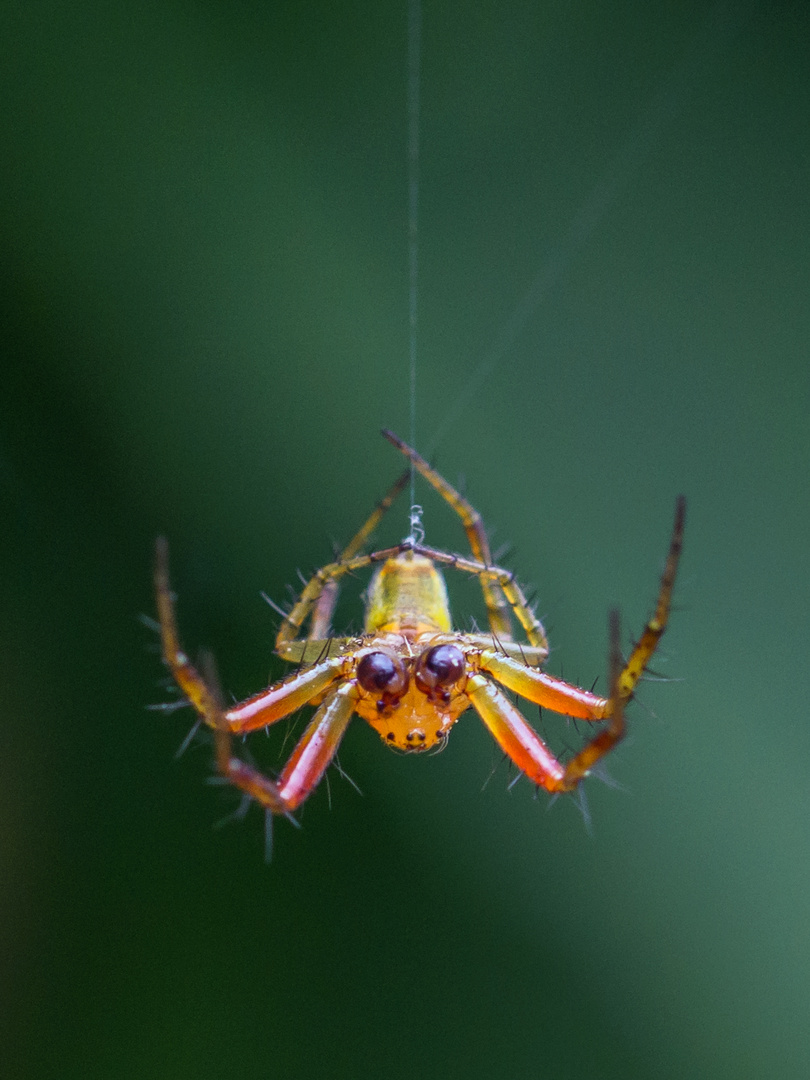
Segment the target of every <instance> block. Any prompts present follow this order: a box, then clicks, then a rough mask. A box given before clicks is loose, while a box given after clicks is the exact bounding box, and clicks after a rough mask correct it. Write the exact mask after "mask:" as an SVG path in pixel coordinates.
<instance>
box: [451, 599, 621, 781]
mask: <svg viewBox="0 0 810 1080" xmlns="http://www.w3.org/2000/svg"><path fill="white" fill-rule="evenodd" d="M610 642H611V661H610V667H611V701H613V702H614V707H613V712H612V715H611V716H610V719H609V721H608V723H607V726H606V727H605V728H603V729H602V731H600V732H599V734H598V735H597V736H596V737H595V738H594V739H592V740H591V742H589V743H588V744H587V745H586V746H584V747H583V749H582V750H580V752H579V753H578V754H576V755H575V756H574V757H573V758H571V760H570V761H569V762H568V763H567V764H566V765H563V764H562V763H561V762H559V761H558V760H557V758H556V757H555V756H554V755H553V754H552V753H551V751H550V750H549V748H548V747H547V746H546V744H545V743H544V742H543V740H542V739H541V738H540V736H539V735H538V734H537V732H536V731H535V730H534V728H532V727H531V726H530V724H529V723H528V721H527V720H526V719H525V717H524V716H523V714H522V713H521V712H520V711H519V710H518V709H517V708H515V706H514V705H513V704H512V702H511V701H510V700H509V698H508V697H507V696H506V694H504V693H503V691H502V690H500V689H499V688H498V687H497V686H495V685H494V684H493V683H491V682H488V680H487V679H486V678H484V676H483V675H474V676H473V677H472V678H471V679H470V680H469V682H468V683H467V687H466V694H467V696H468V697H469V699H470V701H472V703H473V706H474V707H475V709H476V710H477V712H478V714H479V715H480V717H481V719H482V720H483V721H484V723H485V724H486V726H487V727H488V728H489V730H490V732H491V733H492V735H493V737H494V738H495V740H496V742H497V743H498V745H499V746H500V747H501V749H502V750H503V751H504V753H505V754H506V755H507V756H508V757H510V758H511V759H512V761H513V762H514V763H515V765H517V767H518V768H519V769H520V770H521V772H523V773H525V774H526V776H528V778H529V779H530V780H531V781H532V782H533V783H535V784H537V785H538V786H540V787H542V788H545V789H546V791H551V792H560V791H572V790H573V789H574V788H575V787H577V785H578V784H579V783H580V781H581V780H583V779H584V777H586V776H587V775H588V773H589V772H590V770H591V769H592V768H593V766H594V765H595V764H596V762H597V761H598V760H599V759H600V758H602V757H604V756H605V754H607V753H608V752H609V751H610V750H612V749H613V747H614V746H615V745H616V743H618V742H619V740H620V739H621V738H622V737H623V735H624V701H623V699H622V698H621V696H620V695H619V694H618V678H619V672H620V670H621V653H620V651H619V616H618V613H617V612H615V611H613V612H611V616H610ZM571 689H573V687H572V688H571ZM552 707H553V706H552Z"/></svg>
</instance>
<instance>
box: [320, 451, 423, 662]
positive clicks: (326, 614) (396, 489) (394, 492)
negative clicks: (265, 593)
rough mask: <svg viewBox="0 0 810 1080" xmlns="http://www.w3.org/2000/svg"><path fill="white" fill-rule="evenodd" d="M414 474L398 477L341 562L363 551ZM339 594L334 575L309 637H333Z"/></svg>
mask: <svg viewBox="0 0 810 1080" xmlns="http://www.w3.org/2000/svg"><path fill="white" fill-rule="evenodd" d="M410 475H411V471H410V469H406V470H405V472H404V473H402V475H401V476H399V477H397V479H396V480H395V481H394V483H393V484H392V485H391V487H390V488H389V489H388V491H387V492H386V493H385V495H384V496H383V498H382V499H380V501H379V502H378V503H377V505H376V506H375V507H374V510H373V511H372V512H371V514H370V515H369V517H368V520H367V521H366V523H365V524H364V525H363V526H362V528H360V529H358V531H357V532H356V533H355V535H354V537H353V538H352V539H351V540H350V541H349V543H348V544H347V545H346V547H345V548H344V549H343V551H341V553H340V555H339V556H338V560H337V561H338V562H346V560H347V559H351V558H352V557H353V556H354V555H356V554H357V552H358V551H360V550H361V548H362V547H363V546H364V544H365V542H366V540H368V538H369V536H371V534H372V533H373V532H374V530H375V529H376V528H377V526H378V525H379V524H380V521H381V519H382V517H383V515H384V514H386V513H387V511H388V510H390V509H391V506H392V505H393V503H394V502H395V500H396V498H397V496H398V495H399V493H400V492H401V491H402V490H403V488H404V487H405V486H406V484H407V483H408V480H409V479H410ZM337 595H338V583H337V581H336V580H335V579H334V578H332V580H331V581H328V582H327V583H326V584H325V585H324V587H323V590H322V592H321V595H320V596H319V597H318V599H317V600H316V601H315V608H314V610H313V612H312V620H311V622H310V625H309V634H308V635H307V639H308V640H310V641H313V640H314V641H323V640H325V639H327V638H329V637H330V636H331V633H332V615H333V613H334V610H335V604H336V603H337Z"/></svg>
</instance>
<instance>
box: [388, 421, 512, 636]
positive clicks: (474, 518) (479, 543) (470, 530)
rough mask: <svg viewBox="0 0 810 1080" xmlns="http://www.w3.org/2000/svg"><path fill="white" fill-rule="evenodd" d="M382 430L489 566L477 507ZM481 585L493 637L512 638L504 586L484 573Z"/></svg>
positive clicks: (474, 550)
mask: <svg viewBox="0 0 810 1080" xmlns="http://www.w3.org/2000/svg"><path fill="white" fill-rule="evenodd" d="M382 433H383V435H384V436H385V438H386V439H388V441H389V442H390V443H392V444H393V445H394V446H395V447H396V448H397V450H399V451H400V452H401V453H403V454H404V455H405V457H406V458H408V460H409V461H411V462H413V465H414V468H416V469H417V470H418V472H419V473H421V475H422V476H424V478H425V480H427V482H428V483H429V484H430V485H431V486H432V487H433V488H435V489H436V491H438V493H439V494H440V495H441V496H442V498H443V499H444V500H445V501H446V502H448V503H449V504H450V505H451V506H452V508H453V509H454V510H455V512H456V513H457V514H458V516H459V517H460V518H461V522H462V524H463V526H464V531H465V533H466V534H467V540H468V542H469V545H470V550H471V551H472V553H473V558H474V559H475V560H476V561H477V562H479V563H483V565H484V566H491V565H492V552H491V551H490V550H489V539H488V537H487V534H486V530H485V529H484V523H483V521H482V520H481V515H480V514H479V513H478V511H477V510H476V509H475V508H474V507H473V506H471V505H470V503H468V502H467V500H466V499H465V498H464V496H463V495H460V494H459V493H458V492H457V491H456V489H455V488H454V487H452V486H451V485H450V484H448V483H447V481H446V480H445V479H444V477H443V476H440V475H439V473H437V472H436V470H435V469H434V468H433V467H432V466H431V465H429V464H428V463H427V462H426V461H425V459H424V458H423V457H422V456H421V454H417V452H416V451H415V450H414V449H412V448H411V447H410V446H408V444H407V443H405V442H403V441H402V439H400V438H399V436H398V435H395V434H394V433H393V431H387V430H386V429H383V432H382ZM481 589H482V591H483V593H484V603H485V604H486V608H487V618H488V619H489V627H490V630H491V631H492V633H493V634H495V636H496V637H499V638H501V639H502V640H504V641H511V640H512V619H511V617H510V605H509V603H508V602H507V597H505V596H504V593H503V589H502V588H501V586H500V585H499V583H498V582H497V581H487V580H486V579H485V578H483V577H482V578H481Z"/></svg>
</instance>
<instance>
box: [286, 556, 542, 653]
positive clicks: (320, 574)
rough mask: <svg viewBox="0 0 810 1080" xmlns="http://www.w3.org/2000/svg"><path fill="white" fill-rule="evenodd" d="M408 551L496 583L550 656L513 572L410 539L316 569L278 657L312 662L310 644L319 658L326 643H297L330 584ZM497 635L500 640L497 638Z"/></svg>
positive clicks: (532, 640)
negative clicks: (314, 606)
mask: <svg viewBox="0 0 810 1080" xmlns="http://www.w3.org/2000/svg"><path fill="white" fill-rule="evenodd" d="M405 551H412V552H413V553H414V554H415V555H424V556H425V557H426V558H428V559H430V560H431V561H432V562H435V563H439V564H440V565H442V566H449V567H452V568H453V569H455V570H461V571H463V572H464V573H466V574H475V575H477V576H478V577H480V578H481V581H482V586H483V584H484V583H485V582H486V581H487V580H489V581H493V582H495V584H497V585H498V587H499V588H500V589H501V591H502V592H503V595H504V596H505V597H506V600H507V601H508V603H509V605H510V606H511V608H512V610H513V611H514V613H515V615H516V616H517V618H518V621H519V622H520V624H521V626H522V627H523V629H524V630H525V631H526V637H527V638H528V639H529V644H530V645H531V646H532V648H533V649H536V650H537V651H538V654H539V653H540V652H542V653H543V654H544V657H545V656H546V655H548V640H547V638H546V632H545V630H544V629H543V624H542V623H541V622H540V620H539V619H538V618H537V616H536V615H535V614H534V612H533V611H532V610H531V608H530V607H529V605H528V602H527V600H526V597H525V595H524V593H523V590H522V589H521V588H520V586H519V585H518V583H517V581H516V580H515V575H514V574H513V573H512V572H511V570H502V569H501V568H500V567H497V566H485V565H484V563H480V562H476V561H475V560H473V559H465V558H464V557H463V556H461V555H449V554H448V553H447V552H446V551H438V550H437V549H436V548H431V547H427V546H426V545H425V544H414V543H412V542H411V541H410V540H406V541H403V542H402V543H401V544H397V545H396V546H394V547H390V548H384V549H382V550H381V551H372V552H369V554H367V555H355V556H353V557H352V558H351V559H347V560H345V561H344V562H334V563H330V564H329V565H328V566H322V567H321V569H320V570H317V571H316V572H315V573H314V574H313V575H312V577H311V578H310V580H309V581H308V582H307V584H306V585H305V587H304V589H303V591H302V593H301V595H300V596H299V597H298V600H297V601H296V603H295V604H294V606H293V608H292V610H291V611H289V612H288V613H287V615H285V617H284V619H283V621H282V623H281V627H280V629H279V632H278V636H277V637H276V651H277V652H278V654H279V655H280V656H283V657H285V658H286V659H291V660H299V661H300V660H302V659H304V658H305V657H306V658H307V659H309V657H310V650H308V649H306V648H305V647H304V648H302V646H306V645H307V644H309V645H310V647H311V648H312V653H313V654H315V655H317V653H316V649H315V648H314V647H318V646H319V647H322V646H323V644H324V643H323V642H317V641H313V642H301V641H300V640H298V635H299V633H300V630H301V627H302V626H303V625H304V623H305V622H306V620H307V617H308V616H309V613H310V611H311V610H312V608H313V605H314V604H316V603H317V601H318V598H319V597H320V595H321V593H322V592H323V590H324V588H326V586H327V585H328V584H329V582H331V581H332V580H335V579H337V578H340V577H342V576H343V575H344V574H350V573H353V572H354V571H355V570H363V569H365V568H366V567H367V566H373V565H374V564H375V563H380V562H385V561H386V560H388V559H393V558H396V556H397V555H402V553H403V552H405ZM495 636H496V637H497V635H495ZM511 643H512V638H511V637H509V638H508V639H507V640H506V642H505V643H504V644H505V647H506V648H507V649H508V647H509V645H510V644H511Z"/></svg>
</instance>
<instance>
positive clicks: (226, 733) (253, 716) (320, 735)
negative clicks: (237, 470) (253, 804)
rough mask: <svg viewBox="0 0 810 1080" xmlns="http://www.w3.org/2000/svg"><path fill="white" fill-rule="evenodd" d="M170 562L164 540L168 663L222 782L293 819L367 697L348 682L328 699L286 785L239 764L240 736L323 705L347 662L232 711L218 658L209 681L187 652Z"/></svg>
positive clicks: (160, 561) (158, 571)
mask: <svg viewBox="0 0 810 1080" xmlns="http://www.w3.org/2000/svg"><path fill="white" fill-rule="evenodd" d="M168 558H169V556H168V545H167V544H166V541H165V539H162V538H161V539H160V540H158V543H157V552H156V560H155V589H156V592H157V601H158V613H159V616H160V630H161V638H162V641H163V654H164V658H165V660H166V663H167V664H168V665H169V667H170V669H171V671H172V674H173V675H174V677H175V679H176V680H177V683H178V685H179V686H180V688H181V690H182V691H183V693H184V694H185V695H186V696H187V697H188V699H189V700H190V701H191V703H192V705H193V706H194V708H195V709H196V710H197V712H198V713H199V714H200V716H201V717H202V719H203V720H204V721H205V723H206V724H207V725H208V726H209V727H210V728H212V729H213V732H214V748H215V757H216V763H217V768H218V770H219V772H220V773H221V774H222V776H224V777H225V778H226V779H227V780H229V781H230V782H231V783H232V784H233V785H234V786H235V787H237V788H239V790H240V791H243V792H244V793H245V794H246V795H249V796H250V797H251V798H253V799H256V800H257V802H259V803H261V804H262V806H264V807H265V809H267V810H270V811H272V813H274V814H289V813H290V812H291V811H292V810H294V809H295V808H296V807H297V806H299V805H300V804H301V803H302V802H303V801H304V799H305V798H306V797H307V795H309V794H310V792H311V791H312V790H313V788H314V787H315V786H316V785H317V783H318V781H319V780H320V779H321V777H322V776H323V773H324V770H325V769H326V768H327V766H328V765H329V762H330V761H331V760H332V758H333V757H334V756H335V753H336V751H337V748H338V745H339V744H340V740H341V738H342V737H343V733H344V732H345V730H346V726H347V724H348V723H349V720H350V719H351V716H352V713H353V712H354V706H355V702H356V701H357V698H358V696H359V695H358V691H357V687H356V686H355V684H354V683H353V682H347V683H344V684H342V685H341V686H339V687H338V688H337V689H336V690H332V691H331V692H329V693H328V694H327V697H326V699H325V700H324V701H323V703H322V704H321V706H320V708H319V709H318V710H317V712H316V713H315V715H314V716H313V718H312V720H311V721H310V723H309V725H308V726H307V729H306V731H305V732H304V734H303V735H302V736H301V739H300V740H299V742H298V745H297V746H296V748H295V750H293V752H292V755H291V757H290V759H289V761H288V762H287V764H286V765H285V766H284V769H283V770H282V773H281V776H280V777H279V779H278V781H273V780H270V779H268V778H267V777H266V776H264V775H263V774H262V773H261V772H259V770H258V769H255V768H254V767H253V766H252V765H248V764H247V763H246V762H244V761H242V760H241V759H240V758H237V757H233V756H232V755H231V742H232V736H233V735H234V733H242V732H246V731H251V730H253V729H254V728H256V727H262V726H266V725H267V724H269V723H272V722H273V721H274V720H280V719H281V718H282V717H284V716H288V715H289V714H290V713H291V712H293V711H294V710H295V709H297V708H299V706H301V705H304V704H306V703H307V702H308V701H311V700H312V699H313V698H315V697H318V695H319V694H321V693H323V691H324V690H326V689H328V687H329V685H330V683H332V682H334V680H335V679H336V678H337V677H338V676H339V675H340V673H341V670H342V661H341V660H340V659H339V658H336V657H333V658H331V659H329V660H325V661H324V662H323V663H322V664H318V665H316V666H315V667H314V668H310V669H308V670H307V671H303V672H301V673H299V674H298V675H295V676H293V677H292V678H291V679H287V680H285V681H284V682H282V683H279V684H276V686H273V687H270V688H269V690H266V691H264V692H263V693H261V694H257V695H256V696H255V697H254V698H250V699H249V700H248V701H246V702H242V704H241V705H237V706H236V707H235V708H233V709H230V710H227V711H226V710H225V708H224V706H223V704H222V692H221V690H220V686H219V679H218V678H217V674H216V669H215V666H214V661H213V658H212V657H211V655H210V654H206V655H205V657H204V665H205V668H204V675H201V674H200V673H199V672H198V671H197V670H196V668H195V667H194V666H193V665H192V664H191V663H190V661H189V660H188V657H187V656H186V654H185V653H184V652H183V650H182V649H181V647H180V643H179V640H178V635H177V624H176V620H175V616H174V604H173V601H172V594H171V588H170V585H169V570H168Z"/></svg>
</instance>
